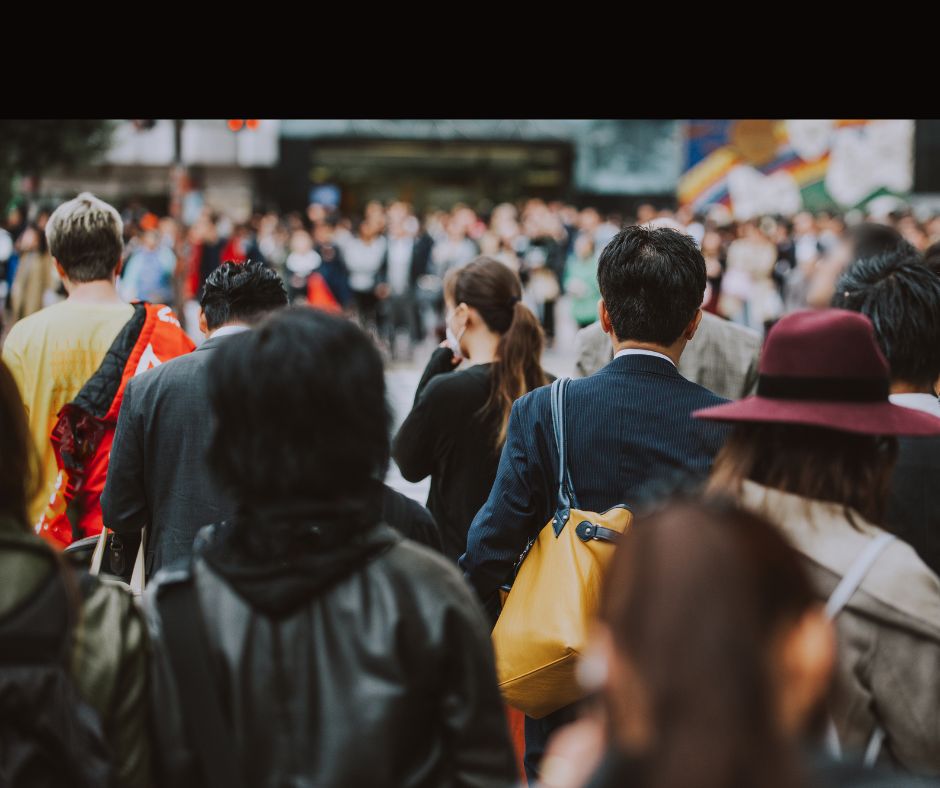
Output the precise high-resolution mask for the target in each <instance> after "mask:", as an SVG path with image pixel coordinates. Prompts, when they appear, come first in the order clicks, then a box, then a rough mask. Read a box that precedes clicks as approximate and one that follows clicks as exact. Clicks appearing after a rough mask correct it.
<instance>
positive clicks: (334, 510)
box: [200, 496, 400, 618]
mask: <svg viewBox="0 0 940 788" xmlns="http://www.w3.org/2000/svg"><path fill="white" fill-rule="evenodd" d="M371 498H372V496H369V497H368V502H371ZM368 502H365V501H362V502H344V503H340V504H335V503H331V504H319V503H315V502H303V503H293V504H288V505H283V506H280V505H279V506H276V507H265V508H263V509H258V508H255V509H253V510H251V511H246V510H242V511H241V512H239V514H238V515H237V516H236V518H235V520H234V521H232V522H231V523H223V524H222V525H219V526H216V527H214V528H213V529H212V530H211V531H210V533H209V534H207V538H206V539H205V540H204V542H203V544H202V546H201V550H200V557H201V558H202V559H203V560H204V561H205V562H206V564H207V565H208V566H209V568H210V569H211V570H212V571H213V572H215V573H216V574H218V575H219V576H220V577H221V578H222V579H223V580H225V581H226V582H227V583H228V584H229V585H230V586H231V587H232V588H233V589H234V590H235V591H236V592H237V593H238V595H239V596H241V597H242V598H243V599H244V600H245V601H246V602H247V603H248V604H249V605H250V606H251V607H252V608H254V609H255V610H257V611H258V612H260V613H262V614H264V615H265V616H267V617H269V618H282V617H284V616H288V615H290V614H291V613H293V612H294V611H295V610H297V609H298V608H300V607H302V606H303V605H304V604H306V603H307V602H309V601H310V600H311V599H312V598H313V597H315V596H317V595H319V594H320V593H322V592H324V591H325V590H327V589H328V588H330V587H331V586H333V585H335V584H336V583H338V582H339V581H340V580H342V579H344V578H345V577H347V576H348V575H350V574H352V573H353V572H355V571H356V569H358V568H359V567H361V566H362V565H364V564H365V563H367V562H368V561H370V560H371V559H372V558H375V557H376V556H378V555H379V554H380V553H382V552H384V551H385V550H387V549H388V548H389V547H391V546H392V545H393V544H395V543H396V542H398V541H399V539H400V537H399V536H398V535H397V533H395V532H394V531H392V530H391V529H389V528H386V527H381V526H380V525H379V523H378V516H377V515H375V514H372V515H371V517H373V518H375V519H371V518H370V516H369V515H368V514H367V513H368V512H378V511H381V510H380V509H379V508H376V507H373V506H370V505H368Z"/></svg>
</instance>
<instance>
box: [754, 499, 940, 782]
mask: <svg viewBox="0 0 940 788" xmlns="http://www.w3.org/2000/svg"><path fill="white" fill-rule="evenodd" d="M741 499H742V502H743V503H744V504H745V505H746V506H748V507H749V508H751V509H752V510H755V511H757V512H759V513H761V514H763V515H764V516H766V517H767V518H768V519H770V520H771V521H772V522H774V523H776V524H777V525H778V526H779V527H780V528H781V529H782V530H783V531H784V533H785V534H786V535H787V536H788V537H789V539H790V541H791V542H792V543H793V545H794V546H795V547H796V549H797V550H799V551H800V552H801V553H802V554H803V555H804V556H805V558H806V564H807V568H808V569H809V571H810V575H811V579H812V580H813V582H814V583H815V585H816V588H817V589H818V591H819V595H820V598H821V599H822V600H825V599H828V598H829V596H830V595H831V594H832V592H833V590H834V589H835V587H836V585H837V583H838V582H839V580H840V579H841V578H842V576H843V575H844V574H846V573H847V572H848V571H849V568H850V567H851V566H852V564H853V562H854V561H855V559H856V558H857V557H858V555H859V554H860V553H861V551H862V550H863V549H864V547H865V546H866V545H867V544H868V543H869V542H870V541H871V540H872V539H874V538H875V536H877V535H878V534H879V533H881V532H882V531H881V529H880V528H877V527H876V526H874V525H871V524H870V523H868V522H866V521H865V520H863V519H862V518H861V517H860V516H859V515H858V514H857V513H854V512H853V514H852V522H850V521H849V519H848V518H847V516H846V509H845V507H843V506H841V505H838V504H832V503H826V502H823V501H813V500H809V499H806V498H800V497H798V496H796V495H790V494H788V493H784V492H780V491H779V490H773V489H769V488H767V487H762V486H761V485H758V484H755V483H753V482H749V481H748V482H745V483H744V488H743V490H742V496H741ZM853 522H854V525H853ZM836 630H837V636H838V643H839V646H838V648H839V653H838V661H837V667H836V676H835V683H834V688H833V695H832V699H831V704H830V710H831V713H832V717H833V720H834V722H835V725H836V729H837V730H838V733H839V738H840V740H841V743H842V746H843V748H844V749H845V750H846V751H856V752H860V751H862V750H864V748H865V745H866V743H867V742H868V740H869V738H870V737H871V735H872V732H873V731H874V730H875V727H876V725H880V726H881V727H882V728H883V729H884V731H885V734H886V736H885V741H884V745H883V747H882V750H881V758H880V761H881V762H887V763H892V762H893V763H894V764H896V765H899V766H901V767H903V768H905V769H909V770H911V771H914V772H918V773H921V774H940V578H937V576H936V575H935V574H934V573H933V572H931V571H930V569H928V568H927V566H926V564H924V562H923V561H921V560H920V558H918V556H917V554H916V553H915V552H914V550H913V548H912V547H910V546H909V545H908V544H906V543H905V542H901V541H900V540H898V541H895V542H892V543H891V544H889V545H888V547H887V548H885V550H884V551H883V552H882V553H881V555H880V556H879V557H878V560H877V561H876V562H875V564H874V566H873V567H872V568H871V570H870V571H869V572H868V574H867V575H866V577H865V579H864V580H863V581H862V585H861V587H860V588H859V589H858V591H857V592H856V593H855V595H854V596H853V597H852V599H851V600H849V603H848V605H846V607H845V609H844V610H843V611H842V613H840V614H839V616H838V618H837V619H836Z"/></svg>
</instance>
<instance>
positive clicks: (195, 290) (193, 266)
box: [186, 243, 202, 298]
mask: <svg viewBox="0 0 940 788" xmlns="http://www.w3.org/2000/svg"><path fill="white" fill-rule="evenodd" d="M201 269H202V244H201V243H198V244H193V245H192V248H191V250H190V255H189V279H188V282H189V287H188V292H187V294H186V297H187V298H196V296H198V295H199V272H200V270H201Z"/></svg>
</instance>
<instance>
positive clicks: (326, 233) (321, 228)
mask: <svg viewBox="0 0 940 788" xmlns="http://www.w3.org/2000/svg"><path fill="white" fill-rule="evenodd" d="M337 223H338V220H337V219H336V217H335V216H329V217H327V218H326V219H324V220H323V221H321V222H318V223H317V224H316V225H314V227H313V250H314V251H315V252H316V253H317V254H318V255H320V268H319V269H318V271H319V273H320V275H321V276H322V277H323V280H324V283H325V284H326V286H327V287H328V288H329V290H330V294H331V295H332V296H333V298H334V300H335V301H336V303H337V304H338V305H339V306H340V307H341V308H342V309H344V310H348V309H351V308H352V292H351V291H350V289H349V271H348V270H347V269H346V259H345V257H344V256H343V250H342V249H341V248H340V247H339V245H338V244H337V243H336V242H335V237H336V226H337Z"/></svg>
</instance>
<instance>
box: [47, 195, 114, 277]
mask: <svg viewBox="0 0 940 788" xmlns="http://www.w3.org/2000/svg"><path fill="white" fill-rule="evenodd" d="M46 240H47V241H48V242H49V251H50V253H51V254H52V256H53V257H54V258H55V259H56V260H57V261H58V262H59V264H60V265H61V266H62V268H64V269H65V273H66V275H67V276H68V278H69V279H70V280H72V281H73V282H94V281H96V280H98V279H108V278H109V277H110V276H111V275H112V274H113V273H114V269H115V268H117V265H118V263H119V262H120V261H121V257H122V255H123V254H124V222H123V221H121V215H120V214H119V213H118V212H117V210H116V209H115V208H114V206H113V205H109V204H108V203H106V202H105V201H104V200H99V199H98V198H97V197H95V195H93V194H92V193H91V192H82V193H81V194H79V195H78V197H76V198H75V199H74V200H69V201H68V202H64V203H62V205H60V206H59V207H58V208H56V209H55V211H53V213H52V216H50V217H49V221H48V222H47V224H46Z"/></svg>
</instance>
